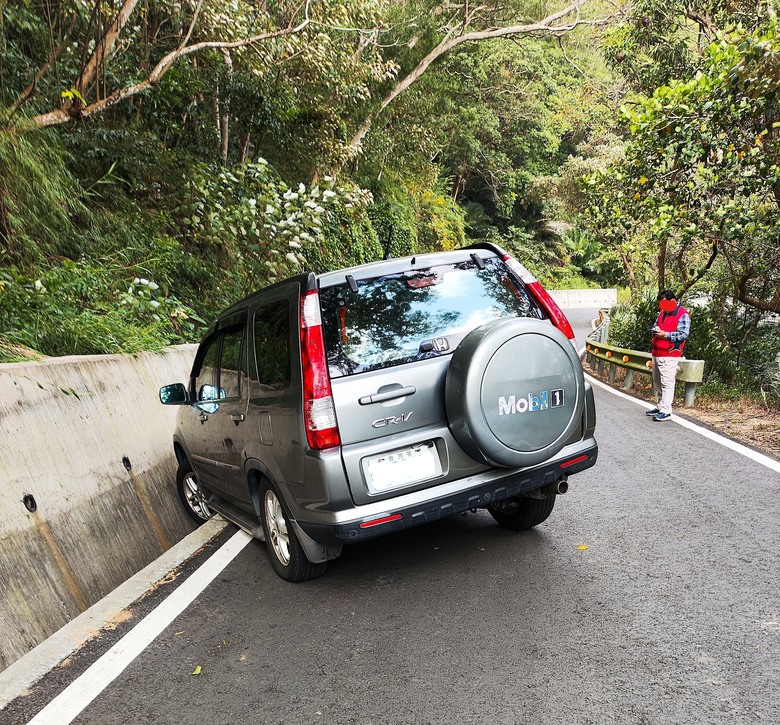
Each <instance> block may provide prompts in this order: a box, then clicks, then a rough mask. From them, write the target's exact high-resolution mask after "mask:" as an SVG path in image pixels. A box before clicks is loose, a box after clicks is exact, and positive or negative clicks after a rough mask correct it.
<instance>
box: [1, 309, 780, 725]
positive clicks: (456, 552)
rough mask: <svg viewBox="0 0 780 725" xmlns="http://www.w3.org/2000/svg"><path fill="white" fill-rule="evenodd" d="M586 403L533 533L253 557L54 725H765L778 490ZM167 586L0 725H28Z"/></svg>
mask: <svg viewBox="0 0 780 725" xmlns="http://www.w3.org/2000/svg"><path fill="white" fill-rule="evenodd" d="M570 317H572V318H574V317H575V316H574V315H570ZM573 321H574V319H573ZM576 326H577V325H576V324H575V327H576ZM578 337H579V335H578ZM595 393H596V402H597V409H598V415H599V421H598V427H597V438H598V441H599V444H600V458H599V462H598V463H597V465H596V466H595V467H594V468H592V469H590V470H589V471H586V472H584V473H582V474H579V475H577V476H574V477H572V478H571V479H570V490H569V493H567V494H566V495H565V496H561V497H559V498H558V499H557V502H556V506H555V511H554V512H553V514H552V516H551V517H550V519H548V521H547V522H545V523H544V524H542V525H541V526H539V527H538V528H537V529H535V530H533V531H529V532H524V533H520V534H514V533H510V532H507V531H504V530H502V529H500V528H499V527H498V526H497V525H495V524H494V522H493V520H492V518H491V517H490V516H489V515H488V514H487V513H485V512H478V513H477V514H469V515H466V516H458V517H454V518H452V519H449V520H445V521H441V522H438V523H436V524H433V525H429V526H427V527H422V528H418V529H414V530H411V531H408V532H404V533H401V534H397V535H393V536H389V537H385V538H380V539H377V540H374V541H370V542H366V543H364V544H361V545H357V546H354V547H352V548H347V549H345V551H344V554H343V555H342V557H341V558H340V559H339V560H337V561H336V562H333V564H332V565H331V568H330V571H329V572H328V574H326V576H325V577H323V578H321V579H318V580H315V581H312V582H306V583H303V584H298V585H293V584H288V583H286V582H284V581H282V580H281V579H279V578H278V577H276V576H275V575H274V573H273V571H272V569H271V566H270V564H269V562H268V560H267V556H266V554H265V551H264V548H263V545H261V544H258V543H256V542H250V543H249V544H248V545H247V546H246V547H245V548H243V549H242V550H241V551H240V553H239V554H238V555H237V556H236V558H235V559H234V560H233V561H232V563H230V564H229V565H228V566H227V567H226V568H225V569H224V570H223V571H222V572H221V573H220V574H219V575H218V576H217V578H216V579H215V580H214V581H213V583H212V584H211V585H210V586H208V587H207V588H206V589H205V591H204V592H203V593H202V594H201V595H200V596H198V597H197V598H196V599H195V601H194V603H193V604H192V605H191V606H189V607H188V608H187V609H186V610H185V611H184V612H183V613H182V614H181V615H179V616H178V617H177V618H176V619H175V621H174V622H173V624H172V625H171V626H169V627H167V628H166V629H164V631H163V632H162V633H161V634H160V635H159V636H158V637H157V638H156V639H154V641H153V642H152V643H151V645H150V646H148V647H147V648H146V649H144V650H143V651H142V652H141V653H140V654H139V656H138V657H137V658H135V659H134V660H133V661H132V663H131V664H130V665H129V666H128V667H127V669H125V670H124V671H123V672H121V673H120V674H119V676H118V677H117V678H116V679H115V680H114V681H113V682H112V683H111V684H110V685H109V686H108V687H107V688H106V689H105V690H103V691H102V692H101V693H100V694H98V695H97V697H96V698H95V699H94V701H93V702H92V703H91V704H89V705H88V706H87V707H86V709H84V710H83V711H82V712H81V714H80V715H79V716H78V717H77V718H76V719H75V720H74V721H73V722H76V723H80V724H82V725H87V724H90V725H91V724H95V725H98V724H99V725H110V724H112V723H122V724H124V723H136V724H138V723H172V724H173V723H175V724H177V725H178V724H182V725H183V724H185V723H208V724H209V725H216V724H219V723H225V724H228V723H230V724H232V723H245V722H246V723H328V724H330V723H345V724H346V723H361V724H363V725H368V724H370V723H454V722H458V723H494V724H495V723H523V724H525V723H528V724H529V725H530V724H531V723H534V724H542V725H545V724H550V725H553V724H558V723H561V724H566V725H578V724H582V725H584V724H586V723H592V724H596V725H601V724H602V723H620V724H621V725H625V724H633V723H635V724H637V725H640V724H641V725H651V724H652V725H655V724H658V725H660V724H669V725H672V724H674V725H680V724H683V723H684V724H686V725H688V724H698V723H713V724H722V723H723V724H726V723H728V724H729V725H730V724H732V723H780V576H778V567H777V553H776V549H777V543H778V535H777V526H778V521H779V520H780V475H778V474H777V473H776V472H774V471H771V470H769V469H767V468H766V467H764V466H762V465H760V464H759V463H757V462H755V461H753V460H751V459H749V458H746V457H744V456H740V455H738V454H737V453H735V452H733V451H731V450H728V449H726V448H724V447H723V446H721V445H719V444H718V443H717V442H715V441H712V440H709V439H707V438H705V437H702V436H700V435H698V434H697V433H696V432H695V431H693V430H690V429H688V428H684V427H682V426H680V425H677V424H675V423H656V422H654V421H652V420H650V419H649V418H647V417H646V416H645V415H644V410H645V408H643V407H641V406H640V405H638V404H637V403H635V402H632V401H630V400H628V399H626V398H624V397H621V396H618V395H615V394H613V393H611V392H607V391H605V390H604V389H603V388H601V387H597V388H596V390H595ZM232 531H233V529H232V527H231V529H230V530H229V531H227V532H226V534H225V535H224V536H223V540H224V539H226V538H227V536H229V535H231V534H232ZM221 543H222V541H219V542H217V544H216V545H215V546H214V547H212V549H216V546H217V545H219V544H221ZM208 553H210V551H209V552H207V554H208ZM204 557H205V555H204ZM204 557H201V559H199V560H197V561H194V562H192V563H191V565H190V567H189V569H188V570H187V571H185V572H184V573H182V575H181V576H180V577H179V579H178V580H177V582H180V581H186V576H187V574H188V573H189V571H190V570H194V569H196V567H198V566H199V565H200V564H201V563H202V559H203V558H204ZM173 586H175V584H174V585H170V586H162V587H160V589H159V590H158V591H157V592H155V593H154V594H153V595H152V596H151V597H150V598H149V600H148V601H145V602H142V603H140V604H139V605H137V606H136V607H134V608H133V611H132V615H133V616H132V619H131V620H130V621H129V622H127V623H126V624H125V625H123V626H122V627H120V628H119V630H118V631H117V632H115V633H107V634H105V635H103V636H102V637H100V638H99V639H98V640H97V642H95V643H93V645H91V646H90V647H88V648H85V650H84V651H82V652H81V653H80V654H78V655H76V656H74V658H73V659H72V660H71V661H70V662H69V663H68V664H67V665H66V666H65V667H62V668H60V669H59V670H57V671H56V672H53V673H52V674H51V675H50V676H48V677H46V678H44V680H42V681H41V683H40V684H39V685H38V686H37V687H35V688H33V690H32V692H31V693H30V694H29V696H28V697H26V698H22V699H20V700H17V701H15V702H13V703H11V705H9V707H8V708H7V709H6V711H5V712H0V721H2V722H3V723H4V725H14V724H15V723H22V722H27V721H28V720H29V719H30V717H31V716H32V715H34V714H35V712H36V711H37V710H38V709H40V708H41V707H42V706H43V705H45V704H46V703H47V702H49V701H50V700H51V699H52V698H53V697H55V695H56V694H57V693H58V692H59V691H60V690H61V689H62V688H63V687H64V686H65V685H66V684H67V683H68V682H69V681H72V680H73V679H74V678H75V677H76V675H78V674H79V672H81V671H82V670H83V669H84V668H85V667H86V666H87V665H88V664H89V663H90V662H92V661H94V660H96V658H98V657H99V656H100V654H101V651H103V650H105V649H106V648H107V647H108V646H109V645H110V644H112V642H113V641H115V640H116V639H118V638H119V637H121V636H122V635H123V634H124V633H125V632H129V631H132V629H131V628H132V627H133V626H134V625H135V624H136V623H137V621H139V620H140V619H142V618H143V616H144V615H145V614H146V613H147V612H148V611H149V610H151V608H152V607H153V606H155V605H156V604H157V603H158V602H159V601H161V600H163V599H164V597H166V596H167V595H168V593H169V592H168V589H169V588H172V587H173ZM100 666H102V665H100ZM194 673H198V674H194ZM77 689H78V688H77Z"/></svg>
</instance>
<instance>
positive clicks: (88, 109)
mask: <svg viewBox="0 0 780 725" xmlns="http://www.w3.org/2000/svg"><path fill="white" fill-rule="evenodd" d="M309 1H310V0H309ZM309 1H307V3H306V12H305V16H304V19H303V20H302V21H301V22H300V23H298V25H295V26H287V27H286V28H282V29H281V30H274V31H272V32H269V33H262V34H260V35H255V36H252V37H251V38H243V39H242V40H235V41H231V42H222V41H204V42H201V43H194V44H193V45H189V46H186V45H185V44H186V43H187V41H188V40H189V37H190V34H191V33H192V28H193V26H194V23H195V20H196V19H197V10H199V9H200V5H201V3H198V8H197V10H196V13H195V16H194V17H193V21H192V23H190V28H189V31H188V33H187V36H186V37H185V38H184V41H183V42H182V44H181V45H180V46H179V47H178V48H177V49H176V50H173V51H171V52H170V53H168V54H167V55H166V56H164V57H163V58H162V60H160V62H159V63H157V65H156V66H155V67H154V68H153V69H152V72H151V73H150V74H149V76H148V77H147V78H146V79H145V80H143V81H141V82H140V83H136V84H135V85H132V86H127V87H125V88H120V89H119V90H116V91H114V92H113V93H112V94H111V95H109V96H107V97H106V98H103V99H101V100H98V101H95V102H94V103H90V104H88V105H86V106H84V107H79V108H77V109H73V108H59V109H57V110H56V111H50V112H49V113H42V114H39V115H38V116H33V118H32V119H30V120H31V122H32V123H34V124H35V125H36V126H40V127H42V128H46V127H49V126H57V125H59V124H62V123H67V122H68V121H70V120H72V119H73V118H74V117H78V118H82V119H84V118H89V117H90V116H92V115H94V114H96V113H100V112H102V111H105V110H106V109H107V108H109V107H111V106H115V105H116V104H117V103H119V102H120V101H123V100H125V99H126V98H130V97H131V96H135V95H137V94H139V93H142V92H143V91H146V90H149V89H150V88H152V87H154V86H156V85H157V84H158V83H159V82H160V79H161V78H162V77H163V76H164V75H165V74H166V73H167V72H168V71H169V70H170V69H171V67H172V66H173V64H174V63H175V62H176V61H177V60H179V59H180V58H183V57H185V56H188V55H192V54H193V53H197V52H199V51H201V50H206V49H216V50H222V51H228V50H231V49H234V48H244V47H246V46H251V45H256V44H257V43H261V42H264V41H267V40H273V39H274V38H280V37H283V36H285V35H294V34H295V33H299V32H301V31H302V30H303V29H304V28H305V27H306V26H307V25H309V23H310V22H311V21H310V19H309V13H308V9H309ZM131 2H132V3H133V4H136V3H137V2H138V0H127V3H131ZM127 3H126V4H127ZM93 57H94V56H93ZM82 78H83V75H82Z"/></svg>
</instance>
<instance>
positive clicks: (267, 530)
mask: <svg viewBox="0 0 780 725" xmlns="http://www.w3.org/2000/svg"><path fill="white" fill-rule="evenodd" d="M260 497H261V498H260V505H261V511H260V521H261V523H262V525H263V533H264V534H265V545H266V548H267V549H268V556H269V558H270V559H271V566H273V568H274V571H275V572H276V573H277V574H278V575H279V576H280V577H281V578H282V579H285V580H286V581H288V582H302V581H306V580H308V579H316V578H317V577H319V576H322V575H323V574H324V573H325V572H326V571H327V569H328V563H327V562H323V563H320V564H312V563H311V562H310V561H309V560H308V559H307V558H306V554H305V553H304V551H303V547H302V546H301V544H300V542H299V541H298V537H297V536H296V535H295V530H294V529H293V527H292V526H291V524H290V520H291V517H290V515H289V513H288V512H287V509H286V507H285V506H284V504H283V503H282V500H281V498H279V495H278V494H277V493H276V490H275V489H274V487H273V486H272V485H271V483H270V481H268V480H267V479H264V480H263V482H262V484H261V485H260Z"/></svg>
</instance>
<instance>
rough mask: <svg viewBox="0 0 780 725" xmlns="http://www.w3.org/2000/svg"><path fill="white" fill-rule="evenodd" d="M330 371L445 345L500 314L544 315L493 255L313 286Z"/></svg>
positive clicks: (428, 353)
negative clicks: (317, 295)
mask: <svg viewBox="0 0 780 725" xmlns="http://www.w3.org/2000/svg"><path fill="white" fill-rule="evenodd" d="M320 303H321V305H322V321H323V331H324V333H325V346H326V348H327V352H328V364H329V366H330V374H331V376H332V377H340V376H342V375H350V374H353V373H360V372H365V371H367V370H375V369H377V368H383V367H389V366H391V365H400V364H402V363H406V362H411V361H413V360H420V359H424V358H426V357H435V356H437V355H441V354H448V353H451V352H452V351H453V350H454V349H455V347H457V345H458V343H459V342H460V341H461V340H462V339H463V337H464V336H465V335H466V334H467V333H468V332H470V331H471V330H473V329H474V328H475V327H478V326H479V325H481V324H483V323H485V322H488V321H489V320H494V319H497V318H502V317H538V318H544V315H543V313H542V312H541V311H540V310H539V308H538V307H537V306H536V304H535V303H534V302H533V300H532V299H531V298H530V297H529V295H528V293H527V292H526V290H525V288H524V287H523V284H522V282H520V281H519V280H518V279H517V278H516V277H515V276H514V275H513V274H512V273H511V272H510V271H509V270H508V268H507V267H506V265H504V263H503V262H501V261H500V260H498V259H489V260H484V269H479V268H478V267H477V265H476V264H475V263H474V262H472V261H468V262H460V263H458V264H445V265H440V266H437V267H430V268H427V269H419V270H414V271H411V272H408V273H405V274H392V275H386V276H383V277H377V278H375V279H371V280H361V281H359V282H358V284H357V292H353V291H352V290H351V289H350V287H349V285H348V284H346V283H344V284H343V285H336V286H333V287H328V288H325V289H323V290H321V291H320Z"/></svg>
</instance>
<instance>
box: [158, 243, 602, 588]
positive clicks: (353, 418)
mask: <svg viewBox="0 0 780 725" xmlns="http://www.w3.org/2000/svg"><path fill="white" fill-rule="evenodd" d="M573 337H574V335H573V333H572V330H571V327H570V326H569V323H568V322H567V320H566V318H565V316H564V315H563V314H562V313H561V311H560V309H558V307H557V306H556V305H555V303H554V302H553V300H552V299H551V298H550V296H549V295H548V294H547V292H546V291H545V290H544V288H543V287H542V286H541V285H540V284H539V283H538V282H537V281H536V280H535V279H534V278H533V277H532V276H531V275H530V274H529V273H528V272H527V271H526V270H525V268H524V267H522V265H520V264H519V263H518V262H517V261H516V260H514V259H512V258H511V257H510V256H509V255H507V254H506V253H505V252H503V251H502V250H501V249H499V248H498V247H496V246H493V245H485V244H483V245H474V246H471V247H466V248H463V249H459V250H455V251H448V252H441V253H434V254H425V255H419V256H415V257H407V258H403V259H388V260H385V261H382V262H376V263H372V264H366V265H362V266H360V267H354V268H351V269H345V270H340V271H338V272H328V273H326V274H320V275H316V274H300V275H298V276H295V277H292V278H290V279H287V280H285V281H283V282H279V283H277V284H274V285H272V286H269V287H266V288H265V289H262V290H260V291H259V292H257V293H255V294H253V295H251V296H249V297H247V298H246V299H244V300H242V301H241V302H238V303H237V304H235V305H233V306H232V307H231V308H230V309H228V310H226V311H225V312H224V313H222V314H221V315H220V316H219V317H218V318H217V320H216V321H215V322H214V323H213V325H212V326H211V327H210V328H209V331H208V334H207V335H206V337H205V339H204V340H203V342H202V343H201V345H200V347H199V349H198V352H197V355H196V357H195V361H194V364H193V367H192V374H191V376H190V380H189V383H188V384H187V385H184V384H182V383H177V384H174V385H167V386H165V387H164V388H162V389H161V390H160V399H161V401H162V402H163V403H165V404H167V405H179V406H181V408H180V410H179V413H178V416H177V423H176V430H175V433H174V437H173V448H174V452H175V454H176V458H177V459H178V461H179V468H178V474H177V484H178V490H179V495H180V496H181V499H182V502H183V503H184V505H185V507H186V509H187V511H188V512H189V514H190V515H191V516H192V517H193V518H194V519H195V520H196V521H199V522H202V521H205V520H206V519H208V518H209V517H210V516H212V515H213V513H214V512H215V511H216V512H219V513H220V514H222V515H223V516H224V517H225V518H227V519H229V520H230V521H232V522H234V523H235V524H237V525H238V526H241V527H243V528H244V529H246V530H247V531H249V532H250V533H251V534H252V535H253V536H255V537H256V538H258V539H260V540H263V541H265V542H266V545H267V548H268V553H269V557H270V559H271V563H272V565H273V568H274V569H275V571H276V573H277V574H279V576H281V577H283V578H284V579H287V580H289V581H302V580H305V579H311V578H314V577H316V576H320V575H321V574H323V573H324V572H325V569H326V568H327V562H328V561H329V560H331V559H335V558H336V557H337V556H338V555H339V554H340V553H341V550H342V547H343V545H344V544H350V543H355V542H359V541H363V540H365V539H368V538H371V537H374V536H380V535H383V534H389V533H391V532H394V531H399V530H401V529H405V528H407V527H410V526H416V525H418V524H423V523H427V522H429V521H434V520H436V519H439V518H442V517H445V516H451V515H452V514H456V513H459V512H464V511H467V510H471V509H478V508H486V509H487V510H488V511H489V512H490V514H491V515H492V516H493V518H494V519H495V520H496V521H497V522H498V523H499V524H500V525H501V526H504V527H506V528H508V529H511V530H513V531H522V530H524V529H528V528H530V527H532V526H536V525H537V524H540V523H541V522H543V521H544V520H545V519H546V518H547V517H548V516H549V515H550V513H551V512H552V510H553V505H554V503H555V496H556V494H560V493H563V492H565V491H566V489H567V486H568V484H567V479H568V477H569V476H570V475H572V474H573V473H578V472H579V471H582V470H584V469H586V468H589V467H590V466H592V465H593V464H594V463H595V462H596V456H597V453H598V447H597V444H596V441H595V439H594V437H593V433H594V428H595V424H596V414H595V407H594V403H593V392H592V390H591V388H590V386H589V385H587V384H586V383H585V381H584V379H583V374H582V368H581V365H580V361H579V358H578V356H577V353H576V351H575V348H574V345H573Z"/></svg>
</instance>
